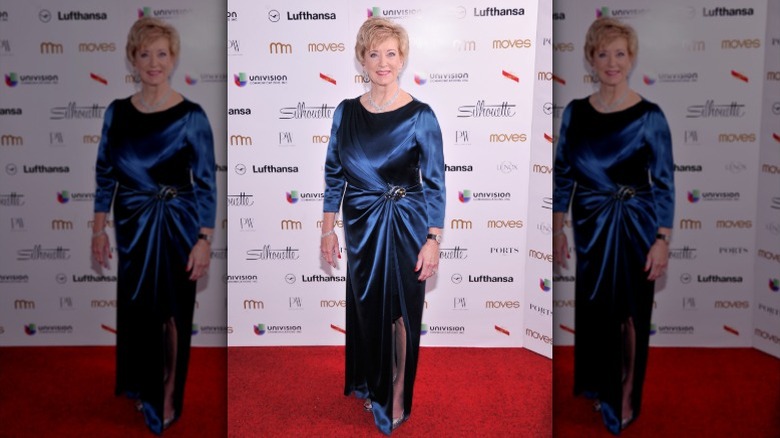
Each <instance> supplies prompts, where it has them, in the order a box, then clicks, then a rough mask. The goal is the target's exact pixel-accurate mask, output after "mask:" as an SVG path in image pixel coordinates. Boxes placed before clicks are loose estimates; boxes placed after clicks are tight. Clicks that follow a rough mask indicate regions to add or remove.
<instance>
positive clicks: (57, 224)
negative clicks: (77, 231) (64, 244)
mask: <svg viewBox="0 0 780 438" xmlns="http://www.w3.org/2000/svg"><path fill="white" fill-rule="evenodd" d="M51 229H52V230H72V229H73V222H71V221H66V220H64V219H53V220H52V221H51Z"/></svg>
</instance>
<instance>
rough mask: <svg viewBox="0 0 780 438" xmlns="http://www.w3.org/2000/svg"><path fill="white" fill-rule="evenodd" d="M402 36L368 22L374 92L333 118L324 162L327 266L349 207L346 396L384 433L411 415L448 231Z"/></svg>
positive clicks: (428, 128) (438, 156)
mask: <svg viewBox="0 0 780 438" xmlns="http://www.w3.org/2000/svg"><path fill="white" fill-rule="evenodd" d="M408 52H409V38H408V36H407V34H406V31H405V30H404V29H403V28H402V27H401V26H399V25H398V24H396V23H393V22H390V21H387V20H384V19H379V18H371V19H368V20H367V21H366V22H365V23H364V24H363V25H362V26H361V28H360V30H359V31H358V35H357V42H356V44H355V55H356V56H357V59H358V61H359V62H360V63H361V64H362V66H363V69H364V70H365V74H366V75H368V78H369V79H370V85H371V88H370V90H369V91H368V92H367V93H365V94H363V95H362V96H360V97H357V98H354V99H347V100H344V101H343V102H341V103H340V104H339V106H338V107H337V108H336V111H335V113H334V116H333V127H332V130H331V137H330V138H331V140H330V144H329V145H328V153H327V158H326V162H325V183H326V188H325V201H324V209H323V210H324V214H323V226H322V230H323V231H324V234H323V235H322V240H321V248H320V249H321V252H322V258H323V259H324V260H325V261H326V262H327V263H328V264H330V265H331V266H333V267H336V259H337V258H340V257H341V253H340V251H339V243H338V238H337V237H336V235H335V233H334V224H335V219H336V213H337V212H338V210H339V205H341V204H342V199H343V220H344V238H345V239H346V248H347V255H348V260H349V261H348V263H347V309H346V313H347V316H346V327H347V330H346V331H347V336H346V385H345V389H344V393H345V395H349V394H351V393H353V392H354V393H355V394H356V395H357V396H358V397H361V398H365V399H366V402H365V403H364V408H365V409H366V410H367V411H371V412H373V414H374V422H375V423H376V425H377V427H378V428H379V429H380V430H381V431H382V432H384V433H386V434H390V432H391V431H392V430H393V429H395V428H397V427H398V426H399V425H400V424H401V423H402V422H403V421H405V420H407V419H408V418H409V415H410V414H411V411H412V391H413V389H414V379H415V375H416V371H417V355H418V351H419V346H420V327H421V323H422V311H423V304H424V301H425V280H427V279H428V278H430V277H432V276H433V275H435V274H436V269H437V267H438V265H439V242H440V240H441V232H442V228H443V225H444V204H445V199H444V156H443V148H442V138H441V130H440V128H439V124H438V122H437V120H436V116H435V115H434V114H433V111H432V110H431V108H430V107H429V106H428V105H426V104H424V103H422V102H420V101H418V100H416V99H414V98H413V97H412V96H411V95H409V93H407V92H406V91H403V90H401V88H400V86H399V84H398V75H399V74H400V73H401V71H402V69H403V67H404V63H405V61H406V59H407V56H408Z"/></svg>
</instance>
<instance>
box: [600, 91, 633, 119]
mask: <svg viewBox="0 0 780 438" xmlns="http://www.w3.org/2000/svg"><path fill="white" fill-rule="evenodd" d="M626 96H628V88H626V89H625V90H624V91H623V95H622V96H620V97H619V98H618V99H617V100H615V101H614V102H612V103H611V104H609V105H607V104H606V103H605V102H604V100H602V99H601V94H600V93H598V92H597V93H596V101H597V102H598V104H599V106H600V107H601V108H603V109H604V112H605V113H611V112H612V111H613V110H614V109H615V108H617V107H619V106H620V104H621V103H623V101H624V100H626Z"/></svg>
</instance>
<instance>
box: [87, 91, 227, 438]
mask: <svg viewBox="0 0 780 438" xmlns="http://www.w3.org/2000/svg"><path fill="white" fill-rule="evenodd" d="M213 143H214V142H213V138H212V133H211V127H210V125H209V122H208V119H207V118H206V114H205V112H204V111H203V109H201V107H200V106H199V105H197V104H195V103H193V102H190V101H188V100H184V101H183V102H181V103H179V104H178V105H175V106H174V107H172V108H170V109H167V110H164V111H160V112H156V113H150V114H145V113H141V112H140V111H138V110H137V109H136V108H135V107H134V106H133V104H132V103H131V102H130V99H129V98H127V99H121V100H115V101H114V102H112V103H111V104H110V105H109V107H108V108H107V109H106V113H105V120H104V123H103V131H102V138H101V141H100V145H99V148H98V155H97V164H96V179H97V187H96V193H95V212H108V211H109V210H110V208H111V205H112V202H113V207H114V225H115V231H116V250H117V253H118V268H117V269H118V276H117V322H116V324H117V335H116V344H117V345H116V388H115V391H116V394H117V395H120V394H126V395H128V396H130V397H132V398H138V399H140V400H141V401H142V402H143V406H144V416H145V419H146V423H147V425H148V426H149V428H150V429H151V430H152V431H153V432H155V433H158V434H159V433H161V432H162V423H163V421H162V418H163V374H164V369H165V368H166V367H170V366H171V364H167V365H166V362H167V361H168V358H166V354H165V348H164V347H163V346H164V337H165V334H164V332H163V323H164V322H166V321H168V320H170V318H171V317H173V319H174V321H175V323H176V331H177V357H176V363H175V365H174V366H175V367H176V372H175V377H176V382H175V388H174V397H173V398H174V409H175V410H176V416H177V417H178V416H179V415H181V412H182V399H183V394H184V383H185V380H186V377H187V365H188V363H189V354H190V340H191V337H192V318H193V311H194V306H195V286H196V282H194V281H191V280H189V273H188V272H186V265H187V259H188V256H189V253H190V250H191V249H192V247H193V246H194V245H195V243H196V241H197V236H198V232H199V230H200V228H201V227H206V228H213V227H214V222H215V216H216V183H215V176H214V174H215V161H214V146H213Z"/></svg>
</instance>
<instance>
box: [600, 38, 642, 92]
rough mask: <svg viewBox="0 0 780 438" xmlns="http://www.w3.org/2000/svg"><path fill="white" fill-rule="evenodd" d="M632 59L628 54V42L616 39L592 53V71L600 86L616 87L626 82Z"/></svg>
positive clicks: (623, 39)
mask: <svg viewBox="0 0 780 438" xmlns="http://www.w3.org/2000/svg"><path fill="white" fill-rule="evenodd" d="M632 62H633V59H631V56H630V55H629V54H628V41H626V39H625V38H623V37H620V38H616V39H614V40H612V41H610V42H609V43H606V44H604V45H602V46H601V47H599V48H598V49H596V51H595V52H594V53H593V64H592V66H593V70H594V71H595V72H596V75H598V77H599V81H600V82H601V84H602V85H613V86H614V85H618V84H620V83H622V82H625V81H628V75H629V74H630V73H631V66H632Z"/></svg>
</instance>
